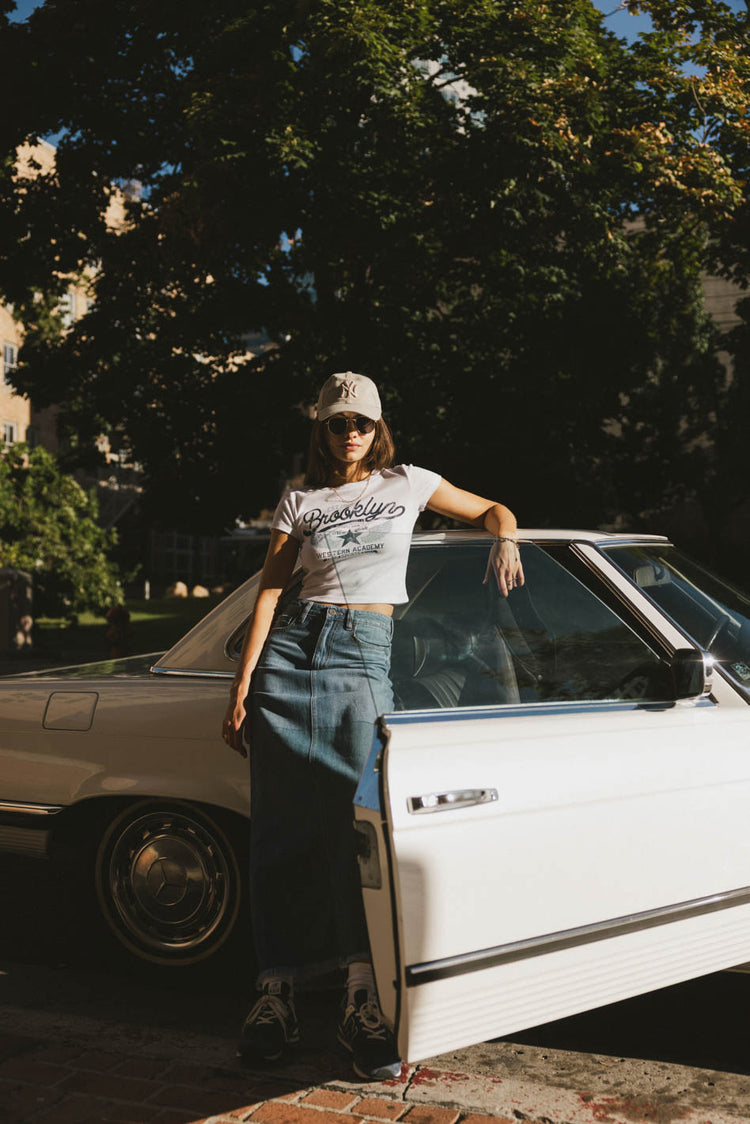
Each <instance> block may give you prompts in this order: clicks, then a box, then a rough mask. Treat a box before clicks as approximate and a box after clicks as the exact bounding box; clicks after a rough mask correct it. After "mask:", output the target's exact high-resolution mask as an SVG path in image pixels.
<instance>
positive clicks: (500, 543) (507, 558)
mask: <svg viewBox="0 0 750 1124" xmlns="http://www.w3.org/2000/svg"><path fill="white" fill-rule="evenodd" d="M490 575H494V578H495V581H496V582H497V588H498V589H499V590H500V592H501V593H502V595H503V597H507V596H508V594H509V593H510V591H511V590H512V589H515V588H516V587H517V586H519V585H523V583H524V577H523V566H522V565H521V555H520V553H519V550H518V544H517V543H516V542H515V540H514V539H511V538H501V539H496V540H495V542H494V543H493V544H492V546H491V548H490V556H489V558H488V559H487V569H486V570H485V573H484V584H485V585H486V584H487V582H488V581H489V580H490Z"/></svg>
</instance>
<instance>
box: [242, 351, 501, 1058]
mask: <svg viewBox="0 0 750 1124" xmlns="http://www.w3.org/2000/svg"><path fill="white" fill-rule="evenodd" d="M392 463H393V442H392V439H391V435H390V432H389V430H388V427H387V425H386V423H385V421H384V419H383V417H382V412H381V406H380V398H379V396H378V391H377V387H376V386H375V384H374V383H373V382H372V381H371V380H370V379H368V378H366V377H365V376H364V375H358V374H354V373H353V372H351V371H346V372H344V373H343V374H335V375H332V376H331V377H330V378H329V379H328V380H327V382H326V383H325V384H324V386H323V388H322V390H321V392H320V396H319V398H318V410H317V420H316V421H315V422H314V423H313V433H312V437H311V442H310V456H309V463H308V472H307V484H308V485H309V486H308V487H306V488H301V489H296V490H294V491H290V492H287V493H286V494H285V495H284V496H283V498H282V500H281V502H280V503H279V506H278V508H277V509H276V513H275V515H274V519H273V525H272V531H271V541H270V544H269V547H268V553H267V555H266V560H265V564H264V566H263V573H262V577H261V582H260V590H259V593H258V599H257V602H256V606H255V613H254V615H253V618H252V620H251V623H250V625H249V627H248V630H247V634H246V636H245V640H244V644H243V648H242V653H241V655H240V659H239V665H238V668H237V673H236V675H235V679H234V683H233V685H232V692H231V698H230V703H229V707H228V710H227V713H226V717H225V720H224V727H223V736H224V738H225V740H226V741H227V743H228V745H230V746H231V747H232V749H234V750H236V751H237V752H238V753H240V754H242V755H243V756H246V750H245V747H244V744H243V733H244V730H246V729H247V727H248V726H249V742H250V747H251V767H252V816H251V870H250V896H251V908H252V913H253V923H254V929H255V932H254V936H255V943H256V953H257V958H258V965H259V968H260V975H259V977H258V988H259V992H260V993H259V995H258V997H257V1000H256V1002H255V1004H254V1005H253V1007H252V1009H251V1011H250V1013H249V1015H248V1016H247V1019H246V1020H245V1024H244V1026H243V1028H242V1033H241V1039H240V1044H239V1050H240V1054H242V1055H256V1056H260V1057H262V1058H265V1059H266V1060H276V1059H277V1058H279V1057H280V1056H281V1055H282V1053H283V1052H284V1050H285V1048H286V1047H287V1046H290V1045H293V1044H295V1043H296V1042H298V1041H299V1028H298V1024H297V1017H296V1013H295V1008H294V982H295V980H296V979H297V980H298V979H300V978H304V977H309V976H310V975H312V974H314V973H320V972H326V971H329V970H331V969H332V968H335V967H340V966H345V967H347V969H348V984H347V992H346V996H345V999H344V1003H343V1012H342V1019H341V1022H340V1024H339V1029H338V1036H339V1041H340V1042H341V1043H342V1044H343V1045H344V1046H345V1047H346V1048H347V1049H348V1050H349V1051H350V1052H351V1053H352V1055H353V1064H354V1069H355V1071H356V1072H357V1073H358V1074H359V1075H360V1076H361V1077H365V1078H384V1077H393V1076H397V1075H398V1073H399V1072H400V1068H401V1063H400V1060H399V1058H398V1056H397V1053H396V1050H395V1045H394V1042H393V1038H392V1036H391V1034H390V1032H389V1031H388V1029H387V1027H386V1026H385V1024H384V1023H383V1019H382V1015H381V1013H380V1007H379V1005H378V1000H377V993H376V990H375V983H374V979H373V972H372V964H371V961H370V954H369V946H368V939H367V927H366V924H365V919H364V909H363V905H362V895H361V890H360V885H359V875H358V869H357V863H356V858H355V847H354V830H353V827H352V822H353V814H352V799H353V796H354V791H355V788H356V785H357V781H358V779H359V776H360V774H361V772H362V769H363V767H364V764H365V760H366V758H367V755H368V752H369V749H370V744H371V742H372V736H373V722H374V720H375V718H376V717H377V716H378V715H379V714H382V713H384V712H387V711H388V710H391V709H392V708H393V696H392V691H391V683H390V679H389V665H390V641H391V635H392V631H393V621H392V613H393V606H394V605H396V604H401V603H403V602H405V601H406V600H407V593H406V586H405V573H406V562H407V558H408V553H409V544H410V541H411V533H412V529H413V527H414V523H415V521H416V519H417V517H418V515H419V512H420V511H422V510H423V509H424V508H425V507H427V508H429V510H430V511H435V512H437V513H438V514H440V515H444V516H448V517H449V518H452V519H459V520H461V521H463V522H465V523H471V524H473V525H474V526H477V527H485V528H486V529H487V530H488V531H490V532H491V533H492V534H493V535H494V536H495V539H496V544H495V547H494V548H493V551H492V554H491V559H492V566H493V568H494V572H495V577H496V579H497V582H498V586H499V588H500V591H501V592H502V594H503V595H504V596H507V593H508V591H509V590H510V589H512V588H513V586H514V585H520V584H522V582H523V571H522V569H521V564H520V559H519V555H518V548H517V546H516V542H515V534H516V521H515V518H514V516H513V514H512V513H511V512H510V511H509V510H508V508H506V507H504V506H503V505H502V504H498V503H493V502H492V501H490V500H486V499H482V498H481V497H480V496H475V495H472V494H471V493H470V492H464V491H462V490H461V489H459V488H455V487H453V485H452V484H449V483H448V482H447V481H445V480H443V479H441V477H440V476H438V475H437V474H436V473H434V472H429V471H427V470H425V469H420V468H415V467H414V466H413V465H399V466H397V467H391V466H392ZM298 560H299V562H300V563H301V567H302V585H301V589H300V592H299V597H298V599H297V600H296V601H293V602H292V603H291V604H285V605H284V606H283V610H282V611H281V612H277V603H278V601H279V597H280V595H281V593H282V591H283V590H284V588H285V587H286V586H287V584H288V583H289V581H290V579H291V576H292V571H293V570H294V568H295V565H296V564H297V562H298ZM246 708H247V709H246Z"/></svg>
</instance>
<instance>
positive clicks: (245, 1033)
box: [237, 980, 299, 1062]
mask: <svg viewBox="0 0 750 1124" xmlns="http://www.w3.org/2000/svg"><path fill="white" fill-rule="evenodd" d="M298 1042H299V1023H298V1022H297V1012H296V1011H295V1009H294V1000H293V999H292V998H291V995H290V988H289V985H288V984H286V983H284V982H283V981H282V980H270V981H269V982H268V983H267V984H266V986H265V988H264V990H263V992H262V994H261V995H260V996H259V998H258V1000H257V1001H256V1003H254V1005H253V1007H252V1008H251V1010H250V1013H249V1014H248V1016H247V1018H246V1019H245V1022H244V1023H243V1026H242V1030H241V1031H240V1040H239V1042H238V1044H237V1054H238V1056H239V1057H241V1058H249V1057H256V1058H262V1059H263V1061H266V1062H277V1061H278V1060H279V1058H280V1057H281V1055H282V1054H283V1053H284V1050H285V1049H286V1048H287V1046H296V1045H297V1043H298Z"/></svg>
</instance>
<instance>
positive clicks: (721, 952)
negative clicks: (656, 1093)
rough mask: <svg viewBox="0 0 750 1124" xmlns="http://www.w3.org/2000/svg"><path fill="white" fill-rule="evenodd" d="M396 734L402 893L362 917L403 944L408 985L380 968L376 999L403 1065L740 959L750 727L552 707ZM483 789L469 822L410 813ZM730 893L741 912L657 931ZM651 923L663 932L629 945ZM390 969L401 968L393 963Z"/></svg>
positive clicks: (392, 766) (747, 876)
mask: <svg viewBox="0 0 750 1124" xmlns="http://www.w3.org/2000/svg"><path fill="white" fill-rule="evenodd" d="M384 728H385V732H386V744H385V748H384V750H383V752H382V754H381V757H380V764H379V768H380V775H381V776H382V789H381V791H382V800H383V802H384V805H385V808H384V811H385V824H386V828H385V830H387V833H388V839H387V841H386V842H385V846H384V848H383V850H384V851H385V852H386V853H388V854H389V856H390V879H392V886H389V885H388V884H386V885H384V886H383V887H382V888H381V889H380V890H374V889H367V890H365V902H366V909H367V911H368V922H370V924H371V932H372V933H373V934H380V940H381V942H382V941H384V942H386V943H388V944H390V943H391V942H392V940H393V933H394V932H396V934H397V942H398V955H397V959H398V974H397V977H396V979H397V980H398V986H397V987H394V986H393V980H394V977H393V975H389V974H388V971H386V972H385V973H383V972H382V971H381V973H380V974H379V976H378V986H379V992H380V996H381V1002H382V1003H383V1007H384V1011H385V1013H386V1016H387V1017H389V1018H390V1019H391V1020H392V1021H393V1023H394V1024H396V1026H397V1030H398V1041H399V1047H400V1050H401V1052H402V1055H403V1056H404V1057H405V1058H407V1059H408V1060H409V1061H418V1060H421V1059H423V1058H425V1057H430V1056H432V1055H434V1054H437V1053H443V1052H445V1051H447V1050H450V1049H453V1048H455V1047H457V1046H458V1045H465V1044H466V1043H467V1041H469V1040H472V1041H482V1040H484V1039H485V1038H487V1037H494V1036H497V1035H502V1034H507V1033H510V1032H512V1031H517V1030H520V1029H523V1028H525V1027H528V1026H531V1025H536V1024H537V1023H541V1022H546V1021H548V1020H549V1019H552V1018H559V1017H562V1016H566V1015H570V1014H573V1013H575V1012H576V1011H580V1010H584V1009H587V1008H590V1007H592V1006H598V1005H599V1004H602V1003H607V1002H611V1001H613V1000H615V999H622V998H625V997H626V996H628V995H633V994H637V993H639V992H641V991H644V990H648V989H650V988H652V987H661V986H664V985H666V984H670V983H674V982H677V981H678V980H680V979H685V978H688V977H689V976H691V975H694V974H696V973H699V972H708V971H713V970H714V969H717V968H723V967H728V966H730V965H732V964H734V963H737V962H738V960H741V959H743V958H744V957H746V956H747V951H748V949H749V948H750V837H749V836H748V833H747V831H746V828H745V817H746V808H747V806H748V800H750V752H748V751H749V750H750V728H748V724H747V722H746V721H745V720H743V716H742V715H741V713H740V712H738V711H736V710H735V709H734V708H729V709H722V708H721V707H719V706H717V705H715V704H711V703H708V704H707V705H706V704H705V702H704V704H702V705H689V704H681V703H678V704H676V705H672V706H666V707H653V706H646V707H643V706H634V707H631V708H628V707H627V704H610V705H606V704H605V705H600V704H594V705H592V706H590V707H587V706H576V705H572V706H559V705H558V706H552V707H539V708H533V707H529V708H509V710H508V712H507V713H506V714H502V713H498V714H496V715H489V714H488V715H486V716H484V717H482V718H476V719H473V720H472V719H471V718H466V717H464V718H462V719H460V720H452V719H451V718H449V717H447V716H446V717H443V716H440V718H439V719H437V720H436V719H435V718H434V717H428V718H426V719H423V720H420V719H419V718H417V717H414V718H411V717H407V716H399V715H395V716H388V717H387V718H386V719H385V720H384ZM603 747H605V748H603ZM488 790H489V791H490V792H492V791H494V792H495V793H496V794H497V795H496V798H495V799H491V800H489V801H488V802H486V803H482V804H479V805H475V806H466V807H464V806H461V805H460V804H456V805H454V806H447V807H443V808H440V809H436V810H433V811H428V812H427V813H426V814H424V813H423V814H418V813H415V812H414V811H411V810H410V808H409V802H410V801H413V800H414V798H415V797H425V796H426V797H428V798H429V797H430V796H432V797H433V798H434V797H435V796H436V794H445V793H453V794H460V793H462V792H464V793H465V792H467V791H468V792H470V793H471V792H484V791H488ZM358 804H359V805H360V806H357V807H356V815H357V816H358V817H360V818H370V820H371V822H372V815H371V810H369V811H368V810H366V809H363V808H362V807H361V804H360V802H358ZM391 890H392V893H391V892H390V891H391ZM738 891H739V892H742V891H744V897H743V896H742V895H741V894H740V896H739V900H735V899H733V901H734V902H735V904H733V907H732V909H731V911H730V910H729V909H725V908H723V906H722V905H721V903H717V904H716V907H715V910H710V909H709V910H708V912H707V913H705V914H703V913H702V914H700V915H699V916H695V917H693V916H689V917H684V916H682V914H680V915H678V916H676V917H675V918H674V919H673V920H671V922H670V923H662V922H663V918H661V916H660V915H661V914H662V912H663V911H664V910H665V909H671V908H672V907H675V906H677V905H680V904H684V903H688V902H691V903H696V902H699V901H701V902H706V901H708V900H710V899H712V898H713V897H714V896H715V895H717V894H718V895H721V894H725V893H728V892H729V893H735V894H736V893H737V892H738ZM381 912H382V913H383V914H384V915H387V916H381V917H378V916H377V915H378V914H379V913H381ZM714 912H716V913H717V914H718V913H720V914H721V917H720V919H719V922H718V925H717V919H716V917H715V916H714V915H713V914H714ZM652 913H656V915H657V916H658V917H659V923H656V922H655V921H653V920H652V921H651V923H650V924H645V923H644V924H643V925H635V926H631V928H629V929H628V928H627V927H626V931H623V926H622V921H623V919H629V918H630V919H633V918H635V919H638V918H641V919H642V920H643V919H645V918H646V917H647V915H649V914H652ZM615 921H616V922H619V925H618V927H616V928H615V929H614V931H613V932H611V933H604V934H602V933H599V934H598V935H597V937H596V939H592V938H591V935H590V934H587V933H586V930H587V929H589V928H590V927H595V928H596V927H599V926H602V925H604V924H608V925H611V924H612V923H613V922H615ZM565 934H567V937H568V939H567V941H566V942H563V943H564V945H565V947H562V948H561V947H560V943H561V939H560V938H561V935H565ZM553 937H555V939H552V938H553ZM529 943H531V944H532V945H534V948H533V950H532V951H528V950H527V954H526V955H521V952H520V950H521V949H522V948H523V946H524V945H528V944H529ZM374 952H375V961H376V963H378V962H379V961H380V959H381V949H380V948H375V949H374ZM513 953H515V955H513ZM623 957H624V961H625V962H623V963H621V959H622V958H623ZM389 958H390V964H389ZM498 958H500V959H501V960H502V961H503V962H502V963H500V964H498V963H497V960H498ZM382 960H383V963H384V964H389V967H391V968H392V953H391V952H390V950H389V949H385V950H383V955H382ZM462 963H463V967H461V964H462ZM608 967H609V970H606V969H607V968H608ZM459 977H460V978H459ZM542 981H543V982H542ZM499 996H502V1001H499V999H498V997H499ZM449 1009H450V1012H451V1014H450V1017H448V1015H449ZM467 1035H469V1036H470V1037H469V1038H467Z"/></svg>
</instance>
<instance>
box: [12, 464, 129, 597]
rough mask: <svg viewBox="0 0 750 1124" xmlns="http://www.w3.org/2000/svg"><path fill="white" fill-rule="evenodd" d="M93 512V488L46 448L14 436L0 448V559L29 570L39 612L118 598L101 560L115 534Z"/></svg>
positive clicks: (105, 562) (112, 571)
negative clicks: (82, 484)
mask: <svg viewBox="0 0 750 1124" xmlns="http://www.w3.org/2000/svg"><path fill="white" fill-rule="evenodd" d="M96 516H97V505H96V497H95V495H94V494H93V492H92V494H91V495H87V494H86V493H85V492H84V490H83V489H82V488H81V487H80V485H79V484H77V483H76V481H75V480H74V479H73V477H72V476H67V475H66V474H65V473H63V472H61V471H60V468H59V467H58V464H57V462H56V460H55V458H54V457H53V456H52V455H51V453H49V452H47V450H46V449H42V448H38V449H34V450H33V451H32V452H29V450H28V449H27V447H26V446H25V445H20V444H19V445H13V446H11V447H10V448H9V449H6V450H5V451H4V452H3V453H1V454H0V559H2V564H3V565H4V566H14V567H16V568H17V569H20V570H26V571H28V572H29V573H30V574H32V575H33V578H34V612H35V613H36V614H37V615H42V614H47V615H50V616H65V617H72V616H73V615H75V614H76V613H78V612H81V611H82V610H84V609H94V610H103V609H104V608H106V607H107V606H108V605H112V604H118V603H120V602H121V601H122V592H121V589H120V587H119V586H118V584H117V577H116V572H115V568H114V566H113V565H112V564H111V562H109V561H108V560H107V551H108V550H109V549H110V548H111V547H112V546H113V545H114V535H113V533H112V532H107V531H103V530H102V529H101V528H100V527H99V526H98V524H97V522H96Z"/></svg>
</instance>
